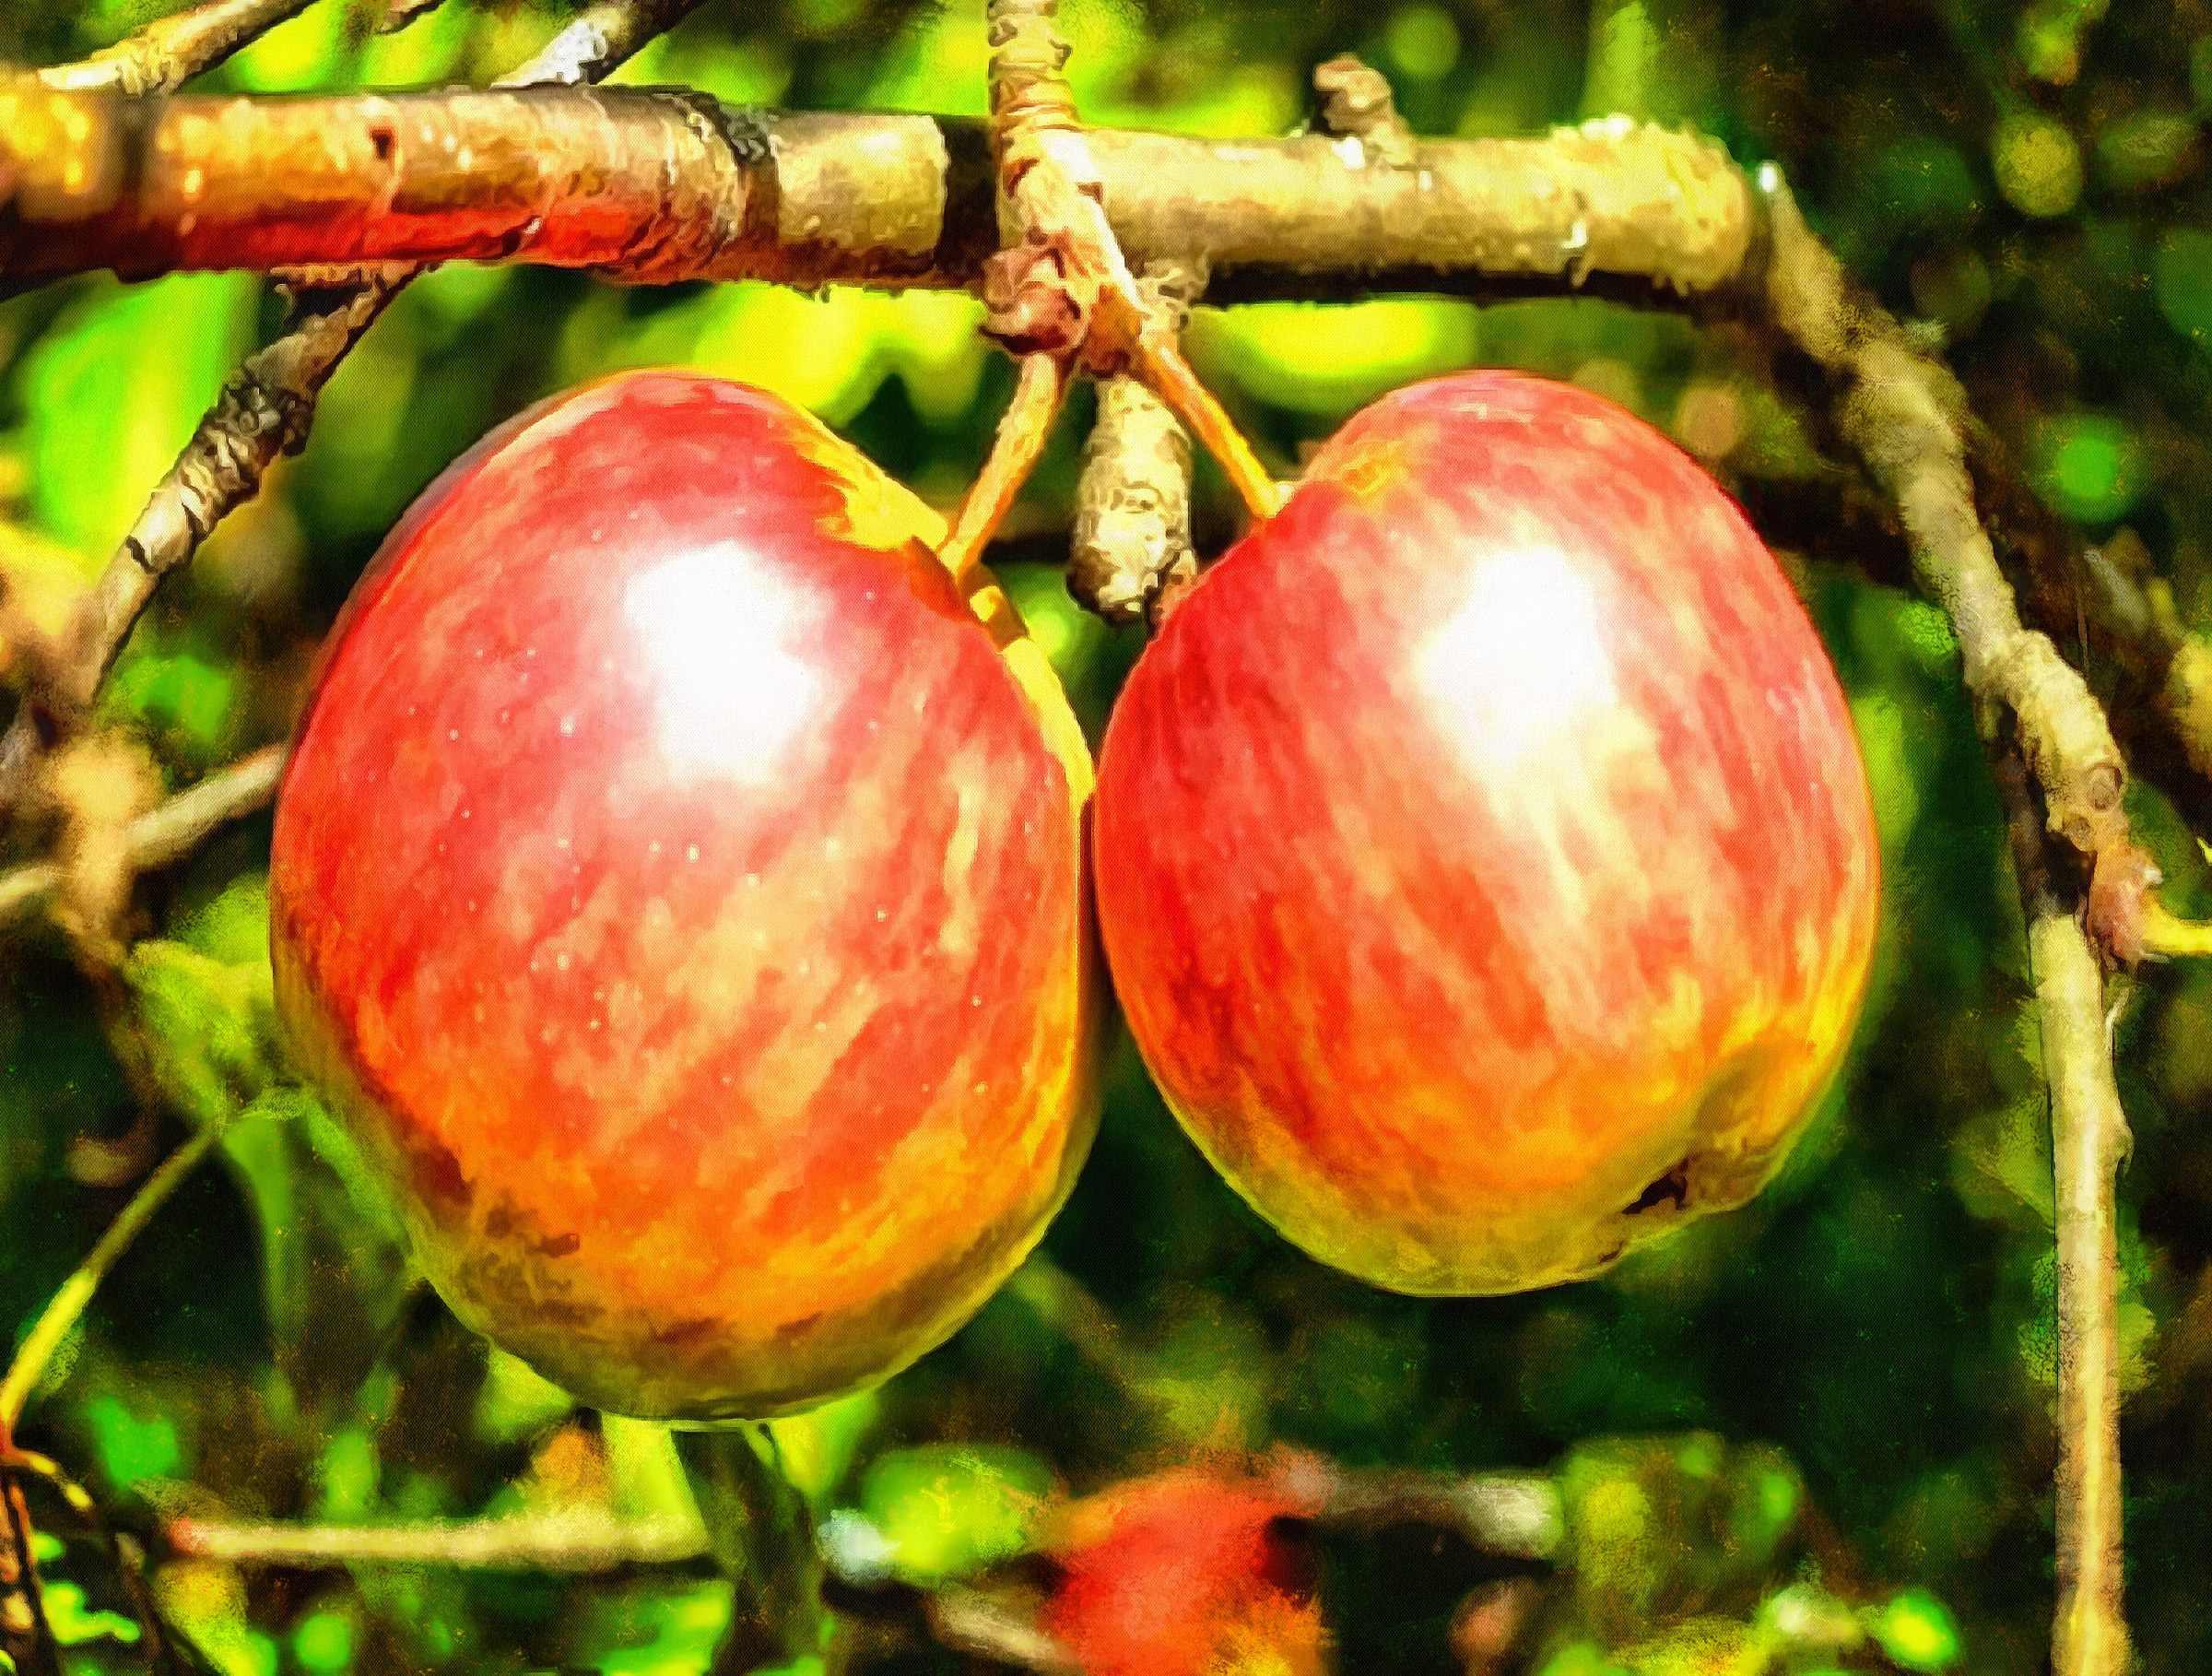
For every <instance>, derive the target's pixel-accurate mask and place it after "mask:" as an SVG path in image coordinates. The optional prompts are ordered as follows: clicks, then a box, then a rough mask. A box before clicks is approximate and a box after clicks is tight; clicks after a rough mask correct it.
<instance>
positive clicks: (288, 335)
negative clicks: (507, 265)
mask: <svg viewBox="0 0 2212 1676" xmlns="http://www.w3.org/2000/svg"><path fill="white" fill-rule="evenodd" d="M697 3H698V0H594V3H593V4H591V5H588V6H585V7H584V8H583V10H582V12H581V13H579V14H578V15H577V17H576V18H574V19H573V20H572V21H571V23H569V25H568V26H567V27H566V28H564V29H563V30H561V31H560V32H559V34H557V35H556V36H554V38H553V39H552V40H551V41H548V42H547V44H546V46H545V47H544V49H543V50H541V51H540V52H539V53H537V54H536V56H535V57H534V58H532V59H531V60H530V61H529V62H528V63H526V64H524V65H523V66H522V67H521V68H519V69H517V70H516V71H515V72H514V73H513V74H512V76H511V77H508V80H509V82H511V83H513V84H518V85H520V84H538V83H550V84H556V85H563V86H566V85H570V84H573V83H577V82H582V81H592V80H595V79H597V78H598V77H601V76H604V75H606V73H607V72H608V71H609V70H611V69H613V68H614V67H615V66H616V65H618V64H620V63H621V62H622V61H623V60H624V59H625V58H627V57H629V55H630V54H631V53H635V52H636V51H637V50H638V49H639V48H640V47H641V46H643V45H644V44H645V42H646V41H650V40H651V39H653V36H654V35H656V34H658V33H660V32H661V31H662V30H665V29H666V28H668V27H669V26H670V25H671V24H673V23H675V22H676V21H677V19H678V18H681V17H682V16H683V15H684V14H685V13H686V12H688V11H689V10H690V9H691V8H692V6H695V5H696V4H697ZM10 100H19V101H21V103H22V105H23V107H24V108H25V109H28V110H31V111H33V112H34V113H35V112H37V111H38V110H40V109H47V108H49V107H46V106H44V105H43V104H42V102H41V98H40V96H39V95H38V94H35V93H32V92H30V91H29V90H25V89H6V88H0V113H5V111H6V107H7V106H8V104H9V101H10ZM83 108H85V109H90V110H95V111H98V112H102V113H104V114H103V117H102V120H104V121H109V122H120V121H122V120H124V119H123V118H122V117H121V115H120V114H119V113H120V112H124V111H127V110H131V109H135V108H137V107H134V106H131V105H128V104H126V103H125V102H124V101H122V100H114V99H95V100H90V101H89V103H88V104H86V105H84V106H83ZM0 135H5V136H7V137H6V138H5V139H0V181H7V180H10V179H15V181H16V183H15V185H14V188H13V193H14V199H13V207H15V208H16V209H17V210H18V213H20V211H21V209H22V207H23V204H24V201H25V200H24V193H25V190H26V187H25V183H24V181H23V179H20V178H17V177H13V176H11V174H10V170H11V168H18V167H21V164H20V162H19V159H18V157H11V156H9V155H8V153H9V152H10V150H11V148H14V149H15V150H17V151H18V153H19V152H20V151H22V150H24V149H31V150H34V151H35V148H37V147H39V146H40V145H41V143H51V140H52V137H53V136H52V131H51V128H50V126H34V127H33V128H32V129H31V130H30V131H28V132H22V133H18V128H17V127H15V126H12V125H11V124H9V123H8V122H6V121H0ZM273 161H274V159H262V166H268V165H270V164H271V163H272V162H273ZM181 184H182V183H181V182H180V185H181ZM31 190H32V193H33V195H34V196H35V195H36V190H37V189H36V186H35V183H34V184H33V186H32V187H31ZM7 207H9V206H8V205H7V204H6V203H0V210H5V209H6V208H7ZM4 220H6V216H5V215H4V214H0V221H4ZM4 238H5V235H0V239H4ZM417 271H419V270H418V269H408V268H386V269H383V270H382V271H378V272H374V273H370V274H365V275H363V276H361V277H359V278H358V279H355V280H352V281H348V282H342V283H340V284H338V285H336V286H335V287H333V288H330V289H316V290H310V291H303V292H300V293H299V294H297V295H295V297H294V299H293V306H292V311H291V313H290V316H289V318H288V320H287V321H286V323H285V325H284V329H283V330H282V331H281V332H280V333H279V334H278V336H277V338H276V339H275V341H273V342H271V343H269V344H268V345H266V346H265V347H264V348H261V349H258V350H256V351H255V352H254V353H253V355H251V356H249V357H248V358H247V360H246V361H245V363H244V364H243V365H242V366H241V367H240V368H239V370H238V371H237V372H234V373H232V374H231V376H230V378H229V381H228V382H227V383H226V384H224V386H223V390H222V393H221V395H218V397H217V399H216V404H215V406H214V407H212V408H211V409H209V411H208V413H207V415H206V417H205V418H204V419H201V420H200V423H199V426H198V428H197V429H196V430H194V432H193V434H192V438H191V440H190V441H188V442H187V443H185V444H184V449H183V452H182V453H181V454H179V455H178V456H177V460H176V463H175V464H174V465H173V466H171V467H170V469H169V472H168V475H166V476H165V477H164V478H162V479H161V481H160V483H159V485H157V486H156V488H155V490H154V491H153V494H152V495H151V496H150V497H149V498H148V500H147V504H146V509H145V510H144V511H143V512H141V513H139V514H138V517H137V520H136V522H135V523H134V524H133V525H132V526H131V530H130V533H129V534H128V535H126V536H125V537H124V540H123V544H122V546H121V547H120V548H118V549H116V551H115V554H114V556H113V557H112V558H111V559H110V560H109V561H108V563H107V565H106V567H105V568H104V569H103V570H102V571H101V572H100V580H99V581H98V582H97V583H96V584H94V585H93V587H92V590H91V592H90V593H89V594H88V596H87V598H86V602H85V605H84V607H83V608H82V609H81V610H80V611H79V613H78V615H77V619H76V623H75V624H74V625H73V628H72V631H71V633H70V636H69V643H68V645H67V647H66V648H65V656H64V659H63V662H62V665H61V667H60V668H59V669H58V670H56V671H54V672H53V675H52V677H51V678H50V679H49V681H48V682H47V684H46V686H45V687H44V688H43V689H42V690H38V691H34V692H31V693H28V694H26V695H25V698H24V701H23V702H22V704H21V705H20V707H19V708H18V711H17V714H16V717H15V719H14V721H13V722H12V723H11V724H10V725H9V726H8V728H7V731H6V733H5V734H4V735H0V818H5V816H6V813H7V812H8V811H9V810H10V809H12V808H16V807H18V805H19V804H20V802H21V801H22V799H23V797H24V794H25V792H26V791H27V790H28V789H29V782H30V776H31V773H32V771H33V769H34V766H35V764H36V761H37V758H38V754H39V751H40V749H41V748H42V747H43V746H44V745H46V744H48V743H51V742H52V740H53V738H55V737H56V736H57V735H59V734H61V733H63V732H65V731H67V730H68V729H69V728H70V727H72V726H75V725H76V721H77V719H78V718H79V716H80V715H81V714H82V713H83V712H84V710H85V709H86V707H87V706H88V705H89V704H90V702H91V701H92V698H93V695H94V694H95V693H96V692H97V691H98V690H99V688H100V682H101V680H102V679H105V677H106V675H107V672H108V670H109V668H110V667H112V665H113V663H114V661H115V658H116V656H117V655H118V654H119V653H120V652H121V651H122V649H123V644H124V641H126V640H127V639H128V638H129V637H130V632H131V629H132V627H133V625H135V623H136V622H137V620H138V618H139V616H140V615H141V614H142V613H143V612H144V611H145V609H146V608H147V603H148V602H149V601H150V600H151V599H152V598H153V596H154V591H155V589H157V588H158V587H159V585H160V584H161V581H162V579H163V578H164V577H166V576H168V575H170V574H171V572H175V571H177V570H180V569H182V567H183V566H185V565H186V564H188V563H190V562H191V561H192V557H193V555H194V553H195V552H197V551H198V550H199V547H200V544H201V542H203V541H205V540H206V537H207V535H208V532H209V531H211V530H212V529H214V527H215V526H216V525H218V523H220V522H221V521H222V519H223V518H224V517H225V516H227V515H228V514H229V513H230V512H231V511H233V510H234V509H235V508H237V507H239V506H241V505H242V504H243V503H244V502H247V501H250V500H252V499H253V496H254V495H256V494H258V493H259V492H260V490H261V484H262V479H263V478H265V476H266V475H267V474H268V471H269V468H270V467H271V466H274V465H275V464H276V463H277V460H278V459H279V458H281V457H282V456H283V455H284V454H288V453H293V452H296V451H297V450H298V449H299V447H300V445H301V443H304V442H305V441H306V438H307V428H308V423H309V421H310V419H312V416H313V413H314V407H315V400H316V397H317V396H318V395H321V394H322V390H323V386H324V384H326V383H328V382H329V380H330V377H331V374H332V373H334V372H336V371H337V368H338V363H339V362H340V361H342V360H345V358H346V354H347V351H348V350H349V349H351V348H353V346H354V344H355V343H356V342H357V341H359V337H360V336H361V334H362V333H363V332H365V331H367V330H368V329H369V327H370V325H372V324H373V323H374V322H375V320H376V318H377V316H378V315H380V314H382V313H383V311H384V309H385V307H386V306H387V305H389V303H390V302H391V301H392V299H393V298H394V296H396V295H397V294H398V292H399V290H400V288H401V287H403V286H404V285H406V282H407V281H408V280H409V279H410V278H412V277H414V274H415V272H417ZM0 277H14V275H13V270H12V268H11V267H10V266H9V264H8V263H7V261H6V258H5V256H0Z"/></svg>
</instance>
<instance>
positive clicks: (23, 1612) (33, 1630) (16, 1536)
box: [0, 1420, 62, 1676]
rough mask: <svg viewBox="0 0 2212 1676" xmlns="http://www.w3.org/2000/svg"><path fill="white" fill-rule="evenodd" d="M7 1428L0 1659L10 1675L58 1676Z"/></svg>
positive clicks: (2, 1456) (0, 1427)
mask: <svg viewBox="0 0 2212 1676" xmlns="http://www.w3.org/2000/svg"><path fill="white" fill-rule="evenodd" d="M11 1431H12V1428H11V1427H10V1426H9V1425H8V1423H7V1422H6V1421H5V1420H0V1658H5V1660H6V1663H5V1665H0V1669H5V1670H8V1671H9V1672H11V1673H12V1676H62V1655H61V1649H60V1648H59V1647H58V1646H55V1645H54V1640H53V1629H52V1628H51V1626H49V1625H48V1623H47V1622H46V1602H45V1599H44V1597H43V1595H42V1593H41V1589H40V1587H39V1566H38V1561H37V1559H36V1557H35V1556H34V1555H33V1554H32V1552H31V1537H32V1535H33V1527H32V1525H31V1522H30V1506H29V1504H28V1503H27V1502H25V1501H24V1499H23V1492H22V1490H21V1488H20V1487H19V1486H18V1484H17V1482H16V1479H15V1471H14V1461H15V1456H16V1449H15V1445H14V1440H13V1438H12V1436H11V1435H10V1434H11Z"/></svg>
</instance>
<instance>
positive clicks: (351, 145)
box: [0, 89, 1759, 300]
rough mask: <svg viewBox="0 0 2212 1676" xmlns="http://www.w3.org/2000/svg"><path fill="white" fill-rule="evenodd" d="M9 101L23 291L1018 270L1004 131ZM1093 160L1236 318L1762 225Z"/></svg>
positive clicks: (1652, 133)
mask: <svg viewBox="0 0 2212 1676" xmlns="http://www.w3.org/2000/svg"><path fill="white" fill-rule="evenodd" d="M11 97H12V98H13V99H14V100H16V104H15V107H14V113H13V114H14V120H13V121H12V122H9V123H5V124H0V135H5V136H6V138H0V178H6V175H7V173H8V171H10V170H13V171H17V173H18V179H17V183H16V185H15V188H14V194H13V207H14V210H15V215H14V217H13V218H11V219H10V220H9V221H8V222H6V223H0V272H4V273H5V274H6V275H7V276H8V277H10V278H12V279H14V280H17V281H18V282H20V281H24V280H31V279H42V278H48V277H55V276H57V275H60V274H64V273H75V272H82V271H85V270H87V269H89V268H98V267H114V268H116V269H117V270H118V271H120V272H123V273H125V274H148V273H155V272H167V271H171V270H172V269H175V268H178V267H235V266H247V267H261V268H283V267H294V266H315V265H319V264H331V263H363V262H386V261H416V262H419V261H444V260H454V259H468V260H477V261H507V260H521V261H528V262H535V263H543V264H551V265H556V266H577V267H585V268H589V269H592V270H593V271H594V272H597V273H599V274H601V275H603V276H605V277H609V278H616V279H653V280H663V279H698V278H722V279H732V278H770V279H781V280H786V281H789V282H791V283H794V284H801V285H818V284H826V283H830V282H832V281H844V282H858V283H882V284H894V285H959V286H966V285H971V284H973V283H974V282H975V281H976V279H977V278H978V277H979V275H980V271H981V268H982V263H983V261H984V260H985V258H987V257H988V256H989V255H990V254H992V252H993V251H994V250H995V249H996V248H997V212H996V206H995V203H994V192H993V183H992V177H991V172H990V170H989V166H988V159H987V157H986V155H985V145H984V134H983V129H982V125H981V124H975V123H971V122H964V121H959V120H954V119H950V118H937V117H930V116H917V115H902V114H888V115H875V114H821V115H805V114H786V115H749V114H741V113H738V112H730V111H725V110H724V109H723V108H721V107H719V106H716V105H714V104H712V102H711V101H708V100H703V99H700V98H698V97H695V96H691V95H688V94H682V93H675V92H670V91H667V90H665V89H605V90H602V91H599V92H596V93H586V92H580V91H573V90H567V91H561V90H536V89H534V90H531V91H528V92H510V93H506V94H504V95H500V94H486V93H477V92H462V93H408V94H390V95H382V94H378V95H371V94H355V95H341V96H336V97H332V98H317V99H248V98H238V99H227V100H206V99H183V98H179V99H170V100H148V101H143V102H139V103H128V102H125V101H122V100H108V99H100V98H94V97H90V96H63V95H56V94H40V93H38V92H37V91H35V90H32V91H29V92H26V91H24V90H21V89H18V90H16V91H15V92H14V93H13V94H12V95H10V94H0V105H4V104H5V103H6V100H7V99H8V98H11ZM65 119H66V125H68V126H69V127H70V128H71V130H72V132H71V133H69V134H65V132H64V129H65ZM1085 137H1086V139H1087V141H1088V146H1089V148H1090V151H1091V153H1092V156H1093V159H1094V160H1095V162H1096V165H1097V168H1098V172H1099V175H1100V180H1101V182H1102V184H1103V190H1104V195H1105V202H1106V205H1107V208H1108V211H1109V215H1110V218H1111V219H1112V224H1113V228H1114V231H1115V232H1116V234H1117V235H1118V236H1119V238H1120V241H1121V243H1122V246H1123V249H1124V253H1125V254H1126V255H1127V256H1128V258H1129V260H1130V261H1131V262H1132V263H1135V264H1142V263H1144V262H1147V261H1152V260H1156V259H1161V258H1182V259H1189V258H1193V257H1198V258H1203V259H1205V260H1206V262H1207V264H1208V265H1209V267H1210V269H1211V272H1212V283H1211V286H1210V288H1209V296H1212V297H1214V298H1216V299H1217V300H1218V299H1221V298H1225V297H1233V296H1240V295H1255V294H1271V293H1275V292H1282V291H1295V292H1297V293H1299V294H1301V295H1307V296H1312V295H1314V294H1317V293H1326V292H1332V291H1334V292H1337V293H1342V294H1349V293H1352V292H1356V291H1359V290H1363V289H1371V288H1404V287H1413V288H1418V289H1441V290H1473V291H1477V292H1482V293H1486V294H1523V293H1525V292H1527V291H1528V290H1530V289H1532V288H1535V289H1558V287H1559V284H1560V283H1561V282H1566V283H1569V284H1574V283H1577V282H1580V281H1583V280H1584V279H1588V280H1589V281H1590V282H1591V283H1592V285H1593V286H1594V288H1595V289H1621V290H1625V291H1626V292H1628V293H1630V294H1632V295H1642V296H1644V297H1647V298H1649V297H1653V296H1656V295H1657V294H1659V293H1662V292H1665V293H1671V294H1677V295H1680V294H1688V293H1696V292H1704V291H1711V290H1713V289H1718V288H1721V287H1724V286H1725V285H1727V284H1728V283H1729V282H1730V281H1731V280H1732V279H1733V278H1734V277H1735V276H1736V275H1737V274H1738V272H1739V271H1740V270H1741V268H1742V266H1743V263H1744V258H1745V256H1746V254H1747V251H1748V250H1749V249H1750V246H1751V243H1752V239H1753V234H1754V232H1755V230H1756V226H1757V221H1758V214H1759V211H1758V206H1757V204H1756V201H1755V199H1754V195H1753V194H1752V193H1751V191H1750V188H1749V186H1748V184H1747V182H1746V181H1745V180H1744V179H1743V177H1742V176H1741V175H1740V174H1739V173H1738V172H1737V171H1736V170H1735V166H1734V165H1733V164H1732V163H1731V162H1730V161H1729V160H1728V158H1727V156H1726V154H1725V153H1724V152H1723V151H1722V150H1721V149H1720V148H1719V147H1717V146H1715V145H1713V144H1712V142H1711V141H1708V140H1703V139H1700V138H1695V137H1692V136H1687V135H1682V134H1677V133H1672V132H1669V131H1667V130H1665V129H1662V128H1658V127H1655V126H1649V125H1641V124H1632V123H1627V122H1609V123H1593V124H1584V125H1583V126H1582V127H1580V128H1563V129H1559V130H1557V131H1555V132H1554V133H1552V134H1550V135H1547V136H1544V137H1541V138H1536V139H1482V140H1434V141H1429V142H1426V143H1424V144H1422V145H1419V146H1418V147H1416V148H1415V150H1414V154H1413V159H1412V162H1411V163H1410V165H1408V166H1406V167H1405V168H1398V169H1381V168H1378V169H1369V168H1366V167H1364V166H1355V165H1354V163H1353V162H1352V161H1351V160H1349V159H1347V155H1346V153H1345V152H1344V151H1343V150H1342V149H1340V145H1341V142H1339V141H1336V140H1334V139H1332V138H1331V137H1329V136H1325V135H1305V136H1298V137H1294V138H1290V139H1270V140H1241V141H1225V140H1203V139H1188V138H1182V137H1179V136H1172V135H1161V134H1147V133H1139V132H1135V131H1131V130H1114V129H1094V130H1090V131H1088V133H1087V135H1086V136H1085ZM1608 275H1609V276H1613V277H1615V280H1616V281H1617V282H1618V283H1617V285H1616V286H1614V287H1606V286H1605V285H1604V284H1603V282H1602V277H1603V276H1608Z"/></svg>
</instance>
